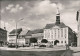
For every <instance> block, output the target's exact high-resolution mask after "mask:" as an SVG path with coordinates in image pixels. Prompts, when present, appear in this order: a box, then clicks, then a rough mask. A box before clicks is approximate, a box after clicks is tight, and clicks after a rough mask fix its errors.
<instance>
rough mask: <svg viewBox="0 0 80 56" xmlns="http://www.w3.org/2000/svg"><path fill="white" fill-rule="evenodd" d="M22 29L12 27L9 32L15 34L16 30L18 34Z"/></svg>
mask: <svg viewBox="0 0 80 56" xmlns="http://www.w3.org/2000/svg"><path fill="white" fill-rule="evenodd" d="M21 31H22V28H19V29H13V30H12V31H11V32H10V33H9V34H15V33H16V32H17V34H20V33H21Z"/></svg>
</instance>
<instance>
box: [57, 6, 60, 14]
mask: <svg viewBox="0 0 80 56" xmlns="http://www.w3.org/2000/svg"><path fill="white" fill-rule="evenodd" d="M57 14H60V12H59V7H58V6H57Z"/></svg>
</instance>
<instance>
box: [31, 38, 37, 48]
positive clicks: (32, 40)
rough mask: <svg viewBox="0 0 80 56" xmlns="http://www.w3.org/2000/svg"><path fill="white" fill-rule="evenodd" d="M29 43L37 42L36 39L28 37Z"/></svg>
mask: <svg viewBox="0 0 80 56" xmlns="http://www.w3.org/2000/svg"><path fill="white" fill-rule="evenodd" d="M30 43H37V39H36V38H30ZM34 47H35V46H34Z"/></svg>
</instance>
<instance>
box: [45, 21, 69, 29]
mask: <svg viewBox="0 0 80 56" xmlns="http://www.w3.org/2000/svg"><path fill="white" fill-rule="evenodd" d="M55 26H59V27H60V28H64V27H68V26H66V25H65V24H64V23H63V22H61V23H60V24H56V23H52V24H47V25H46V26H45V28H44V29H50V28H52V27H55Z"/></svg>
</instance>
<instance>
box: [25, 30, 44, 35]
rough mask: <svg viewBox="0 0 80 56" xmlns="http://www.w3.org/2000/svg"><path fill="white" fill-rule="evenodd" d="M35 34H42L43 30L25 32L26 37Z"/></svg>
mask: <svg viewBox="0 0 80 56" xmlns="http://www.w3.org/2000/svg"><path fill="white" fill-rule="evenodd" d="M36 33H43V29H36V30H32V31H31V30H29V31H28V32H27V34H26V35H27V36H31V34H36Z"/></svg>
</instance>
